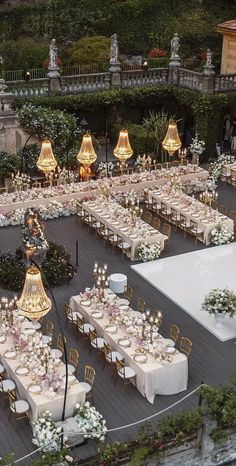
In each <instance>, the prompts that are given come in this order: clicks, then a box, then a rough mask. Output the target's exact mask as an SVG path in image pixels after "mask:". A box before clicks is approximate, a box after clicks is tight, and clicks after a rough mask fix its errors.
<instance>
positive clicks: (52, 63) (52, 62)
mask: <svg viewBox="0 0 236 466" xmlns="http://www.w3.org/2000/svg"><path fill="white" fill-rule="evenodd" d="M48 68H51V69H52V68H58V66H57V45H56V39H52V40H51V42H50V45H49V66H48Z"/></svg>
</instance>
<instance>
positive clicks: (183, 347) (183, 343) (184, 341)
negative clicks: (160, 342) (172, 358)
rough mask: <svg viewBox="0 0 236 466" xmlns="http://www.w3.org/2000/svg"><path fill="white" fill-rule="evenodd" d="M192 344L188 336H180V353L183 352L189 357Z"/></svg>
mask: <svg viewBox="0 0 236 466" xmlns="http://www.w3.org/2000/svg"><path fill="white" fill-rule="evenodd" d="M192 346H193V344H192V342H191V340H190V339H189V338H187V337H182V338H181V340H180V348H179V350H180V352H181V353H184V354H185V355H186V356H187V358H189V357H190V355H191V352H192Z"/></svg>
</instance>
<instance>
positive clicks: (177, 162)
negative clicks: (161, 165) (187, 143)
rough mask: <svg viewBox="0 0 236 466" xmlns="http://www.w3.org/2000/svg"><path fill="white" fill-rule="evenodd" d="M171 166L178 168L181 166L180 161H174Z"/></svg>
mask: <svg viewBox="0 0 236 466" xmlns="http://www.w3.org/2000/svg"><path fill="white" fill-rule="evenodd" d="M171 166H172V167H178V166H179V160H174V161H173V162H171Z"/></svg>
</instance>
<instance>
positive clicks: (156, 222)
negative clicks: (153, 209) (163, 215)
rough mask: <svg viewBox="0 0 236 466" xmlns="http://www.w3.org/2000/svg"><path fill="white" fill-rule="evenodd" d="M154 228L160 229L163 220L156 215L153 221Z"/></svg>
mask: <svg viewBox="0 0 236 466" xmlns="http://www.w3.org/2000/svg"><path fill="white" fill-rule="evenodd" d="M152 226H153V228H156V230H158V231H159V230H160V227H161V220H160V219H159V218H158V217H155V218H154V219H153V222H152Z"/></svg>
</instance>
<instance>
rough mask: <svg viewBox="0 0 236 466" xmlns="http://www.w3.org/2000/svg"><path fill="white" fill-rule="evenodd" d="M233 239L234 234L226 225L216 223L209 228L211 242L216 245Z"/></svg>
mask: <svg viewBox="0 0 236 466" xmlns="http://www.w3.org/2000/svg"><path fill="white" fill-rule="evenodd" d="M233 239H234V234H233V232H232V231H230V230H229V228H228V227H227V226H226V225H221V224H219V225H216V226H215V227H214V228H213V230H211V242H212V243H213V244H216V245H217V246H219V245H221V244H228V243H230V242H231V241H233Z"/></svg>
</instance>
